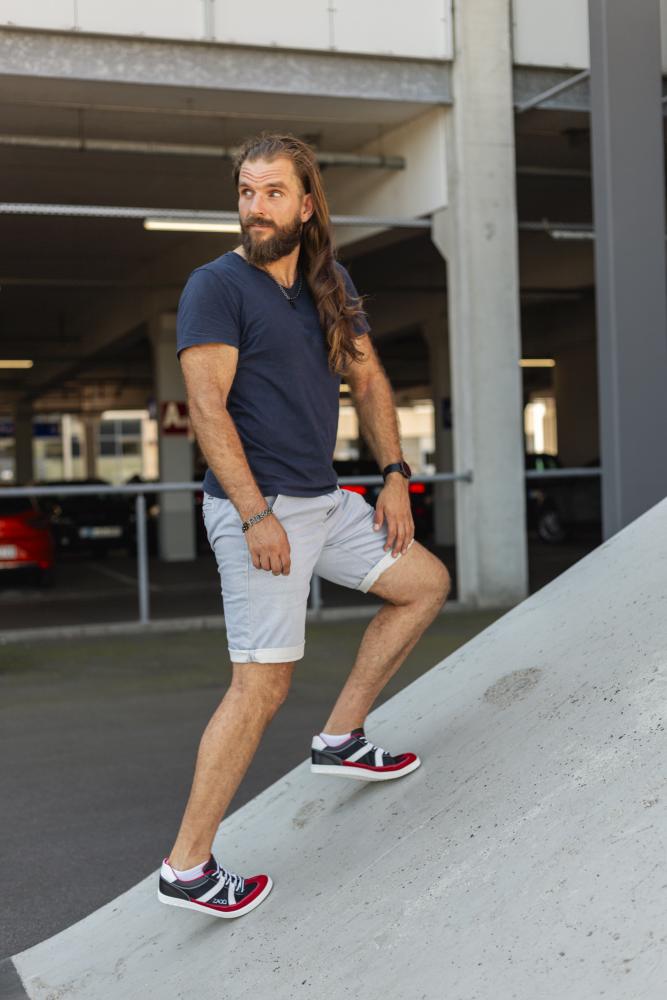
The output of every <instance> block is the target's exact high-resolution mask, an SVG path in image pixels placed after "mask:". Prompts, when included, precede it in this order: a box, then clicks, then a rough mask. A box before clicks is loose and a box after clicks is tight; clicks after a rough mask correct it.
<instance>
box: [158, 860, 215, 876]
mask: <svg viewBox="0 0 667 1000" xmlns="http://www.w3.org/2000/svg"><path fill="white" fill-rule="evenodd" d="M167 864H169V862H167ZM207 864H208V858H207V859H206V861H202V863H201V864H200V865H195V866H194V868H188V869H187V871H179V870H178V868H172V866H171V865H169V867H170V868H171V870H172V871H173V873H174V875H175V876H176V878H177V879H180V880H181V881H182V882H191V881H192V880H193V879H196V878H199V876H200V875H203V874H204V869H205V868H206V866H207Z"/></svg>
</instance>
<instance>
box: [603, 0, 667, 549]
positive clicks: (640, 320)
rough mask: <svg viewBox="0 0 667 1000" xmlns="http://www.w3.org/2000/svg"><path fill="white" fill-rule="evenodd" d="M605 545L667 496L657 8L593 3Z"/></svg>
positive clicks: (652, 3)
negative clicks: (616, 533)
mask: <svg viewBox="0 0 667 1000" xmlns="http://www.w3.org/2000/svg"><path fill="white" fill-rule="evenodd" d="M589 21H590V49H591V125H592V129H591V136H592V152H593V196H594V197H593V202H594V216H595V272H596V301H597V327H598V371H599V385H600V443H601V452H602V521H603V525H602V530H603V537H604V538H608V537H609V536H610V535H612V534H614V533H615V532H616V531H619V530H620V529H621V528H622V527H624V526H625V525H626V524H628V523H629V522H630V521H632V520H634V518H636V517H639V515H640V514H642V513H643V512H644V511H646V510H648V508H649V507H651V506H652V505H653V504H655V503H657V502H658V501H659V500H661V499H662V498H663V497H664V496H665V494H666V493H667V462H666V461H665V427H666V426H667V392H666V391H665V386H666V384H667V337H666V336H665V331H666V329H667V295H666V287H665V286H666V281H665V187H664V185H665V169H664V134H663V132H664V130H663V104H662V60H661V52H660V39H661V31H660V4H659V2H658V0H643V2H641V3H627V0H589Z"/></svg>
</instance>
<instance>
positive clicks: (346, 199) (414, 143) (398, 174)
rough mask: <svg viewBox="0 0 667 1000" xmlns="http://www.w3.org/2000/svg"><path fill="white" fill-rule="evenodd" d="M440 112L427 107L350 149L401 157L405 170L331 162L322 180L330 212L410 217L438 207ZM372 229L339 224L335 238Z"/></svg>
mask: <svg viewBox="0 0 667 1000" xmlns="http://www.w3.org/2000/svg"><path fill="white" fill-rule="evenodd" d="M446 115H447V109H446V108H433V109H432V110H430V111H426V112H425V113H424V114H422V115H420V116H419V117H418V118H414V119H413V120H412V121H410V122H408V123H407V124H406V125H400V126H399V127H398V128H395V129H392V131H391V132H385V134H384V135H383V136H382V137H381V138H379V139H374V140H373V141H372V142H369V143H366V144H365V145H363V146H360V147H359V149H357V150H355V152H357V153H369V154H373V155H382V154H383V153H391V154H392V155H393V156H404V157H405V160H406V168H405V170H367V169H364V170H359V169H354V168H352V167H349V168H339V167H337V168H336V170H335V171H334V170H332V171H329V172H328V173H327V174H326V176H325V185H326V192H327V198H328V200H329V206H330V209H331V212H332V214H336V215H382V216H400V217H401V218H415V217H417V216H421V215H430V214H431V213H432V212H434V211H435V210H436V209H438V208H444V207H445V206H446V205H447V160H446V155H445V141H446V140H445V120H446ZM372 232H373V230H370V229H368V227H366V228H364V229H356V228H354V227H352V226H345V227H342V226H341V227H338V228H337V230H336V243H337V244H338V245H339V246H342V245H343V244H345V243H350V242H353V241H355V240H357V239H360V238H363V237H368V236H370V235H371V234H372Z"/></svg>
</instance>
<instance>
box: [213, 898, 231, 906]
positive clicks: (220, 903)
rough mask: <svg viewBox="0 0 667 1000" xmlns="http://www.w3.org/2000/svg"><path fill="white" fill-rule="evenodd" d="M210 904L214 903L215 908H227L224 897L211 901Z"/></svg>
mask: <svg viewBox="0 0 667 1000" xmlns="http://www.w3.org/2000/svg"><path fill="white" fill-rule="evenodd" d="M211 902H212V903H215V905H216V906H227V899H226V897H225V896H220V897H219V898H218V899H212V900H211Z"/></svg>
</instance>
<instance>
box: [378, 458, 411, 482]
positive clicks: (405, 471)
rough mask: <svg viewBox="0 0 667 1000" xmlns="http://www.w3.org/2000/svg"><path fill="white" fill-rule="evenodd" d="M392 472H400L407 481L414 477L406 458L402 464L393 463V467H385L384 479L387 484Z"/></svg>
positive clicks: (402, 460) (383, 471)
mask: <svg viewBox="0 0 667 1000" xmlns="http://www.w3.org/2000/svg"><path fill="white" fill-rule="evenodd" d="M390 472H400V474H401V475H402V476H403V477H404V478H405V479H409V478H410V476H411V475H412V469H411V468H410V466H409V465H408V463H407V462H406V461H405V459H404V458H402V459H401V461H400V462H392V463H391V465H385V467H384V469H383V470H382V478H383V479H384V481H385V482H386V481H387V476H388V475H389V473H390Z"/></svg>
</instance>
